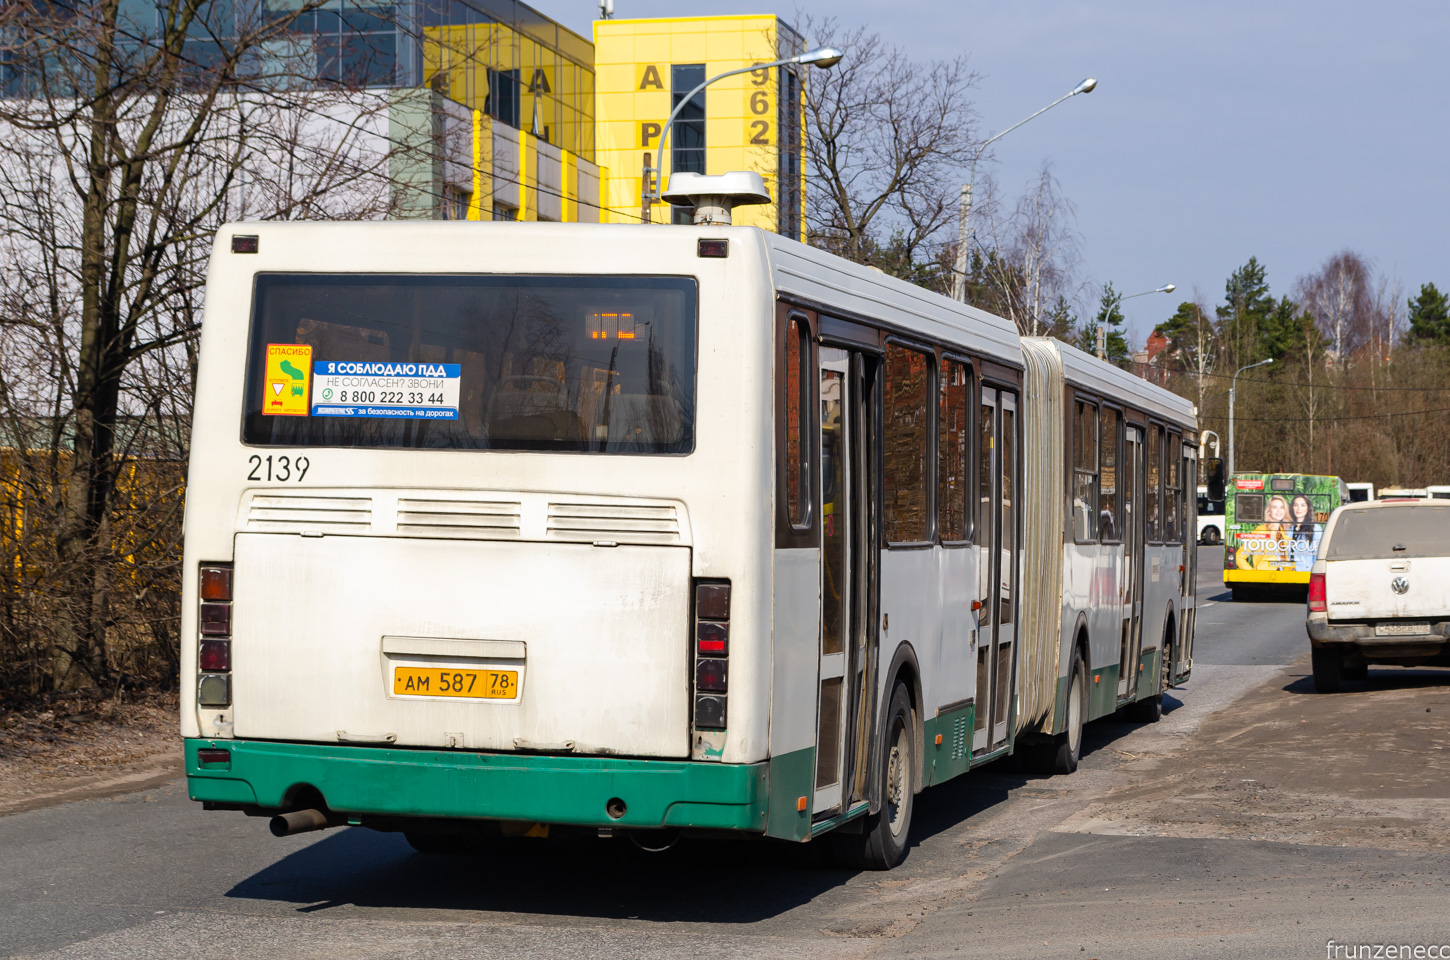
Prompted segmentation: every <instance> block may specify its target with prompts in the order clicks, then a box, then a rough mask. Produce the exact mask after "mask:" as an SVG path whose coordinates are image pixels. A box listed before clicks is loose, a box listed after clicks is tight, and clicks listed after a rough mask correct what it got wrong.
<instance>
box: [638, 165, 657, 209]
mask: <svg viewBox="0 0 1450 960" xmlns="http://www.w3.org/2000/svg"><path fill="white" fill-rule="evenodd" d="M639 182H640V198H639V219H640V220H641V221H643V222H644V223H649V222H650V206H651V205H652V204H653V202H654V169H653V168H652V167H651V166H650V165H649V151H648V150H646V151H645V152H644V175H643V176H641V177H640V178H639Z"/></svg>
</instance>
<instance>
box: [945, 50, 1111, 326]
mask: <svg viewBox="0 0 1450 960" xmlns="http://www.w3.org/2000/svg"><path fill="white" fill-rule="evenodd" d="M1097 85H1098V82H1097V80H1095V79H1093V78H1092V77H1088V78H1087V79H1086V80H1084V81H1083V82H1082V83H1079V84H1078V85H1077V86H1075V87H1073V88H1072V89H1071V90H1069V91H1068V92H1067V93H1065V94H1063V95H1062V96H1060V97H1058V98H1057V99H1056V100H1054V101H1052V102H1051V103H1049V104H1048V105H1047V106H1045V107H1043V108H1042V109H1041V110H1039V111H1037V112H1036V113H1034V114H1033V115H1032V116H1030V117H1027V118H1026V119H1024V120H1018V121H1017V122H1016V123H1014V124H1012V126H1010V127H1008V128H1007V129H1006V130H1003V131H1002V132H1001V133H997V134H993V135H992V136H990V137H988V138H987V139H986V140H983V141H982V144H981V146H979V147H977V152H976V153H975V154H973V155H972V167H971V171H970V172H969V173H968V174H967V182H966V183H964V184H962V200H961V208H960V210H961V212H960V214H959V216H958V218H957V261H956V264H955V265H954V267H953V271H952V299H953V300H959V301H961V302H963V303H965V302H966V299H967V249H968V247H969V244H968V242H967V238H968V232H967V226H968V224H969V223H970V221H971V216H972V184H974V183H976V181H977V161H978V160H980V159H982V152H983V151H984V150H986V149H987V148H988V147H989V146H991V145H992V144H993V143H996V142H997V141H998V140H1001V139H1002V138H1003V137H1005V136H1006V135H1007V134H1009V133H1011V132H1012V131H1013V130H1016V129H1017V128H1018V127H1020V126H1022V124H1024V123H1026V122H1027V121H1028V120H1035V119H1036V118H1037V117H1040V116H1042V115H1043V114H1044V113H1046V112H1047V111H1049V110H1051V109H1052V108H1053V107H1055V106H1057V105H1058V104H1059V103H1061V102H1062V101H1064V100H1066V99H1068V98H1069V97H1075V96H1077V95H1078V94H1079V93H1092V92H1093V88H1094V87H1096V86H1097Z"/></svg>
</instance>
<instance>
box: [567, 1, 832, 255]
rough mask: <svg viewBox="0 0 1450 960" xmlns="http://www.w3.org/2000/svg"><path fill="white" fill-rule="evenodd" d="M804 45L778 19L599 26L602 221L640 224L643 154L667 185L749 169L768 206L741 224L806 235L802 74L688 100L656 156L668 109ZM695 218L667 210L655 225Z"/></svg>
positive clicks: (739, 218) (740, 79)
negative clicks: (681, 177)
mask: <svg viewBox="0 0 1450 960" xmlns="http://www.w3.org/2000/svg"><path fill="white" fill-rule="evenodd" d="M804 50H805V46H804V43H803V41H802V38H801V37H800V35H799V34H797V33H796V32H795V31H794V30H792V29H791V28H790V27H789V26H787V25H786V24H785V23H784V22H783V21H781V20H780V18H779V17H776V16H771V15H767V16H732V17H676V18H669V19H657V20H599V21H596V22H595V24H594V69H595V75H596V79H595V84H596V95H595V109H594V124H595V130H596V134H595V149H594V157H595V160H596V162H597V163H598V164H599V165H600V167H602V168H604V170H605V173H604V177H605V179H604V188H603V206H604V214H603V216H604V219H605V220H606V221H607V222H611V223H638V222H639V221H640V220H641V219H643V218H644V206H643V203H642V189H643V184H642V173H643V169H644V165H645V163H644V161H645V154H646V153H648V154H649V156H650V159H651V163H652V165H653V166H654V167H655V168H657V169H659V170H660V171H661V176H662V180H663V183H662V185H663V186H668V184H669V175H670V173H671V172H672V171H677V170H678V171H686V170H689V171H693V172H695V173H707V174H718V173H727V172H729V171H732V170H750V171H754V172H756V173H758V174H760V176H761V178H762V179H763V180H764V181H765V185H766V189H767V191H768V192H769V193H770V196H771V200H772V202H771V203H769V204H762V205H759V206H748V207H740V208H738V209H737V210H736V212H735V222H736V223H738V224H745V225H751V226H759V227H764V228H765V229H767V230H775V231H777V232H779V233H783V234H785V235H787V236H792V237H796V238H797V239H804V192H805V191H804V153H805V148H804V138H803V136H802V129H803V123H804V116H803V113H804V91H803V89H802V80H803V75H804V69H805V68H803V67H798V66H793V67H778V68H773V69H769V70H764V69H762V70H759V71H754V72H751V73H744V74H740V75H739V76H734V77H727V78H726V79H724V80H721V81H720V82H719V83H716V84H712V85H711V86H710V87H708V88H707V89H706V90H705V92H704V93H703V94H701V95H699V96H697V97H696V98H695V99H694V101H692V102H691V103H690V104H687V105H686V106H685V108H684V110H682V111H681V114H680V117H679V118H678V119H676V121H675V126H674V128H673V129H672V130H671V132H670V135H669V139H668V141H667V142H666V143H665V153H666V154H667V156H665V157H664V160H663V162H661V160H660V156H659V148H660V143H659V139H660V133H661V130H662V128H663V127H664V125H665V121H666V120H667V119H668V118H669V115H670V111H671V110H672V109H673V108H674V106H675V105H676V104H677V103H679V102H680V100H681V98H683V97H684V95H685V94H687V93H688V92H689V91H690V89H691V88H693V87H694V86H695V85H696V84H698V83H700V82H701V81H703V80H706V79H708V78H710V77H713V76H715V75H717V74H720V73H724V72H726V71H729V70H735V69H738V68H741V67H748V66H750V65H751V64H755V63H769V62H771V61H773V60H779V59H782V58H784V57H789V56H793V55H795V54H797V53H801V52H803V51H804ZM689 218H690V211H688V210H684V209H680V208H675V209H671V208H670V207H668V206H666V205H663V204H660V205H655V206H654V207H653V209H652V210H651V211H650V219H651V220H653V221H655V222H664V223H670V222H681V221H683V222H685V223H688V222H689Z"/></svg>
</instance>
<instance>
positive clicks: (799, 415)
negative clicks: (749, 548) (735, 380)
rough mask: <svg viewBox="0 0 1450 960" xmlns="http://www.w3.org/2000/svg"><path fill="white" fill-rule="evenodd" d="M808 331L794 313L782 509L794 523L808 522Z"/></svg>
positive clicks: (787, 356) (789, 333)
mask: <svg viewBox="0 0 1450 960" xmlns="http://www.w3.org/2000/svg"><path fill="white" fill-rule="evenodd" d="M810 359H811V348H810V331H809V329H807V327H806V323H805V321H804V320H803V319H801V318H800V317H793V318H791V321H790V329H789V330H787V331H786V335H785V509H786V518H787V519H788V520H789V521H790V524H791V526H793V527H805V526H809V525H810V522H811V492H810V480H811V470H810V465H809V464H808V463H807V462H806V458H807V457H808V456H809V455H810V430H809V422H810V413H811V401H810V396H809V393H808V391H809V389H810V376H809V375H808V373H807V371H806V365H807V364H809V363H810Z"/></svg>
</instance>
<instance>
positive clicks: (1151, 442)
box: [1144, 423, 1163, 543]
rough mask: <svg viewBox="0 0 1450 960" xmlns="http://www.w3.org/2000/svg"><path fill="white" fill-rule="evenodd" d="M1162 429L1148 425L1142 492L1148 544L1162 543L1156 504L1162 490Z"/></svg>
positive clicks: (1151, 424) (1160, 497)
mask: <svg viewBox="0 0 1450 960" xmlns="http://www.w3.org/2000/svg"><path fill="white" fill-rule="evenodd" d="M1162 438H1163V428H1162V427H1160V426H1158V425H1157V424H1156V423H1150V424H1148V467H1147V472H1148V476H1147V480H1146V482H1145V483H1144V486H1145V487H1146V488H1147V489H1146V490H1145V491H1144V492H1145V493H1146V494H1148V517H1147V522H1146V524H1145V526H1146V527H1147V539H1148V541H1149V542H1150V543H1162V542H1163V531H1162V529H1161V524H1160V522H1159V516H1160V514H1159V508H1158V504H1159V502H1160V501H1161V500H1162V490H1163V443H1162Z"/></svg>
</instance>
